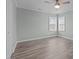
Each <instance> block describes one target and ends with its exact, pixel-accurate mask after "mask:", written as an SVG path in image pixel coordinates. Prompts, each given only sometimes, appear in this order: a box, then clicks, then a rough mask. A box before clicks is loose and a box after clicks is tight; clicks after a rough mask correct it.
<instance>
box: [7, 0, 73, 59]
mask: <svg viewBox="0 0 79 59" xmlns="http://www.w3.org/2000/svg"><path fill="white" fill-rule="evenodd" d="M6 1H7V8H6V10H7V20H6V21H7V30H6V31H7V32H6V33H7V40H6V41H7V50H6V51H7V52H6V53H7V54H6V57H7V59H73V0H6Z"/></svg>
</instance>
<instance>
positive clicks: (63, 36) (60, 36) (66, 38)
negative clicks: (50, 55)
mask: <svg viewBox="0 0 79 59" xmlns="http://www.w3.org/2000/svg"><path fill="white" fill-rule="evenodd" d="M58 36H60V37H64V38H66V39H69V40H73V38H71V37H67V36H64V35H58Z"/></svg>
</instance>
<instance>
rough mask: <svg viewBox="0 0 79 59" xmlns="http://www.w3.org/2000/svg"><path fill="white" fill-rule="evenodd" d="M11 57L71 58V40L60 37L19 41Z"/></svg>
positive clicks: (34, 58) (16, 58)
mask: <svg viewBox="0 0 79 59" xmlns="http://www.w3.org/2000/svg"><path fill="white" fill-rule="evenodd" d="M11 59H73V41H72V40H69V39H65V38H62V37H50V38H46V39H40V40H33V41H27V42H21V43H18V44H17V47H16V49H15V52H14V53H13V55H12V57H11Z"/></svg>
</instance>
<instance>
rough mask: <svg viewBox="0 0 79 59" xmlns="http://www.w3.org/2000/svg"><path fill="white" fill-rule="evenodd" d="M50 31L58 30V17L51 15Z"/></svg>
mask: <svg viewBox="0 0 79 59" xmlns="http://www.w3.org/2000/svg"><path fill="white" fill-rule="evenodd" d="M49 31H57V18H56V17H49Z"/></svg>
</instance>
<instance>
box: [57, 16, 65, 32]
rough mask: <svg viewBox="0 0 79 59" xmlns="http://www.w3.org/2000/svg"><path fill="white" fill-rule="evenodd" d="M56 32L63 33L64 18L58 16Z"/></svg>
mask: <svg viewBox="0 0 79 59" xmlns="http://www.w3.org/2000/svg"><path fill="white" fill-rule="evenodd" d="M58 31H65V17H64V16H60V17H59V18H58Z"/></svg>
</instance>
